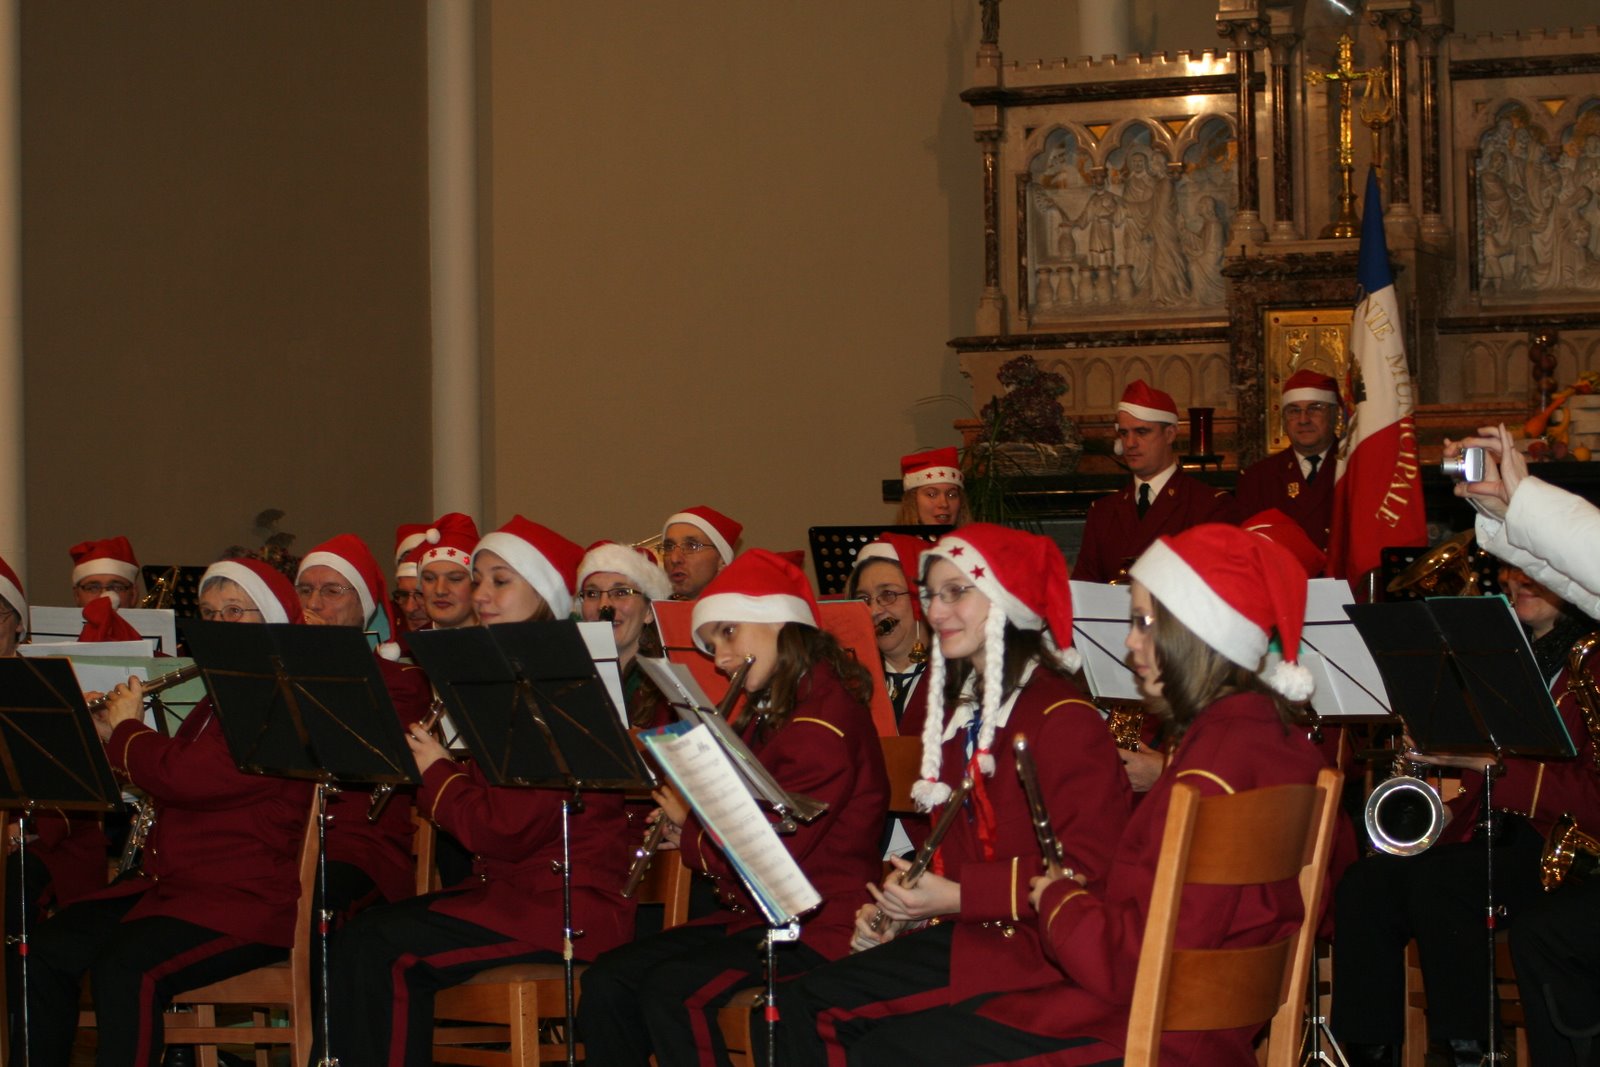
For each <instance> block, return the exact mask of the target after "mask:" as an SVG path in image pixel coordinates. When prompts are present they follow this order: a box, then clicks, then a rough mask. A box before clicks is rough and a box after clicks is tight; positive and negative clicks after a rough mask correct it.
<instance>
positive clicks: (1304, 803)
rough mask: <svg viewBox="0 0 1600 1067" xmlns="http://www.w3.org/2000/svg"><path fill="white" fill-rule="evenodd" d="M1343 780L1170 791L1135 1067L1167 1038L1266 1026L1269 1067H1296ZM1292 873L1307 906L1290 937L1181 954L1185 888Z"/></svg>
mask: <svg viewBox="0 0 1600 1067" xmlns="http://www.w3.org/2000/svg"><path fill="white" fill-rule="evenodd" d="M1342 780H1343V776H1342V775H1341V774H1339V772H1338V771H1334V770H1330V769H1325V770H1323V771H1322V773H1321V774H1320V775H1319V776H1318V778H1317V784H1316V785H1315V786H1307V785H1299V786H1296V785H1287V786H1274V787H1271V788H1266V789H1254V790H1249V791H1247V792H1243V793H1238V794H1234V795H1232V796H1223V797H1206V798H1204V799H1202V798H1201V796H1200V794H1199V791H1198V790H1196V789H1194V788H1193V787H1192V786H1188V785H1185V784H1183V783H1179V784H1178V785H1177V786H1175V787H1174V788H1173V793H1172V807H1171V809H1170V811H1169V812H1168V815H1167V825H1166V830H1165V834H1164V836H1163V838H1162V843H1161V857H1160V861H1159V864H1158V866H1157V868H1156V876H1155V885H1154V888H1153V890H1152V894H1151V899H1150V913H1149V917H1148V920H1147V923H1146V926H1145V933H1144V944H1143V947H1142V948H1141V950H1140V953H1139V971H1138V976H1137V978H1136V979H1135V981H1134V990H1133V1005H1132V1011H1131V1013H1130V1015H1129V1020H1128V1041H1127V1049H1126V1052H1125V1054H1124V1063H1126V1064H1127V1065H1128V1067H1148V1065H1152V1064H1156V1063H1158V1062H1159V1059H1160V1053H1161V1035H1162V1033H1163V1031H1167V1030H1185V1031H1192V1030H1228V1029H1233V1028H1235V1027H1241V1026H1250V1025H1260V1024H1263V1023H1266V1022H1267V1021H1268V1020H1269V1019H1270V1020H1271V1021H1272V1029H1271V1033H1270V1037H1269V1046H1268V1052H1267V1060H1266V1062H1267V1064H1268V1067H1289V1065H1292V1064H1294V1063H1295V1061H1296V1058H1297V1057H1298V1055H1299V1051H1300V1037H1301V1029H1302V1023H1303V1019H1302V1012H1303V1010H1304V1002H1305V994H1306V982H1307V980H1308V975H1309V970H1310V960H1311V952H1312V949H1313V946H1314V944H1315V937H1316V927H1317V919H1318V917H1319V914H1320V912H1321V907H1322V895H1323V881H1324V878H1325V876H1326V874H1327V868H1328V855H1329V852H1330V850H1331V848H1332V844H1333V825H1334V816H1335V813H1336V811H1337V807H1338V798H1339V789H1340V786H1341V784H1342ZM1289 878H1295V879H1297V880H1298V881H1299V884H1300V894H1301V900H1302V902H1303V904H1304V907H1305V917H1304V918H1303V919H1302V921H1301V923H1300V926H1299V928H1298V930H1297V931H1296V932H1295V933H1294V934H1293V935H1291V936H1289V937H1285V938H1283V939H1281V940H1279V941H1275V942H1273V943H1271V944H1267V945H1261V946H1258V947H1255V948H1236V949H1184V950H1181V951H1174V949H1173V939H1174V936H1175V934H1176V932H1177V928H1178V922H1179V913H1180V905H1181V898H1182V894H1183V888H1184V886H1186V885H1226V886H1246V885H1260V884H1267V883H1272V882H1278V881H1283V880H1285V879H1289Z"/></svg>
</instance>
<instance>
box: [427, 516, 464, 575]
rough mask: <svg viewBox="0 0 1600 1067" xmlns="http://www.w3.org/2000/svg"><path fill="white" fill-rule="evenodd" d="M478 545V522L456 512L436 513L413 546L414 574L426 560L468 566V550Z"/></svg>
mask: <svg viewBox="0 0 1600 1067" xmlns="http://www.w3.org/2000/svg"><path fill="white" fill-rule="evenodd" d="M477 546H478V524H477V523H475V522H473V521H472V519H471V518H470V517H468V516H466V515H463V514H461V512H459V511H452V512H450V513H449V514H448V515H441V516H439V520H438V521H437V522H435V523H434V524H433V525H432V526H429V527H428V528H427V529H426V530H425V531H423V535H422V543H421V544H419V545H418V546H417V549H418V550H420V551H419V552H418V554H417V574H418V575H420V574H421V573H422V568H424V567H426V566H427V565H428V564H430V563H440V562H443V563H454V564H455V565H456V566H457V567H460V568H461V569H462V570H464V571H470V570H471V569H472V550H473V549H475V548H476V547H477Z"/></svg>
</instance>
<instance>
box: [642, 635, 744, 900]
mask: <svg viewBox="0 0 1600 1067" xmlns="http://www.w3.org/2000/svg"><path fill="white" fill-rule="evenodd" d="M754 662H755V659H754V658H753V657H748V656H747V657H745V661H744V662H743V663H741V664H739V666H737V667H735V668H734V671H733V673H732V674H730V675H729V676H728V691H727V692H726V693H724V694H722V700H721V701H720V702H718V704H717V714H718V715H720V716H722V717H723V718H724V719H726V718H727V717H728V715H729V713H730V712H732V711H733V708H734V705H735V704H737V703H738V702H739V697H740V695H741V694H743V693H744V676H745V675H747V674H749V673H750V665H751V664H752V663H754ZM671 821H672V820H670V819H668V818H667V813H666V812H664V811H663V812H662V813H661V816H660V817H659V818H658V819H656V821H655V822H654V823H652V824H651V826H650V829H648V830H646V831H645V833H644V840H643V841H641V842H639V844H638V845H636V846H635V847H634V850H633V862H632V863H630V864H628V877H627V879H626V880H624V881H623V883H622V895H623V896H624V897H631V896H633V894H634V893H636V892H638V889H639V883H640V882H642V881H644V876H645V872H647V871H649V870H650V862H651V861H652V860H654V859H655V858H656V848H657V847H658V846H660V844H661V838H662V835H664V834H665V833H666V832H667V826H668V824H669V823H670V822H671Z"/></svg>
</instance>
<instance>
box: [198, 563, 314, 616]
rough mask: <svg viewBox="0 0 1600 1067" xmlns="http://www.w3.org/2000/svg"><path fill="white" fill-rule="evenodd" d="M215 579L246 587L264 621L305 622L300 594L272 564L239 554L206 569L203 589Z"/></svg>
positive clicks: (201, 577) (202, 578) (202, 580)
mask: <svg viewBox="0 0 1600 1067" xmlns="http://www.w3.org/2000/svg"><path fill="white" fill-rule="evenodd" d="M213 578H226V579H228V580H229V581H231V582H233V583H234V584H236V585H237V586H238V587H239V588H240V589H243V590H244V591H245V593H246V595H248V596H249V597H250V599H251V600H254V601H255V602H256V607H257V608H259V609H260V611H261V621H262V622H277V623H285V622H293V623H301V622H305V621H306V619H305V613H304V611H302V610H301V607H300V594H298V593H296V592H295V591H294V585H293V584H292V583H291V582H290V581H289V579H288V577H287V576H286V575H285V574H284V573H283V572H282V571H280V570H279V569H278V568H276V567H274V566H272V564H270V563H266V562H263V561H262V560H259V559H250V558H248V557H243V556H241V557H239V558H237V559H220V560H218V561H217V562H215V563H213V564H212V565H211V566H209V567H207V568H206V572H205V573H204V574H202V575H201V576H200V591H201V592H202V593H203V592H205V588H206V583H207V582H209V581H210V580H211V579H213Z"/></svg>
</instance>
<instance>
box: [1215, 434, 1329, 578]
mask: <svg viewBox="0 0 1600 1067" xmlns="http://www.w3.org/2000/svg"><path fill="white" fill-rule="evenodd" d="M1338 448H1339V442H1337V441H1335V442H1334V443H1333V447H1332V448H1330V449H1328V452H1327V454H1326V455H1325V456H1324V457H1323V460H1322V466H1320V467H1318V468H1317V477H1316V480H1315V481H1311V482H1307V481H1306V479H1305V476H1304V475H1303V474H1301V473H1300V460H1299V458H1298V457H1296V455H1295V451H1294V449H1292V448H1286V449H1284V450H1283V451H1282V452H1275V453H1273V454H1272V455H1270V456H1268V457H1267V458H1266V459H1263V460H1258V461H1257V462H1255V463H1252V464H1250V466H1248V467H1246V468H1245V469H1244V470H1242V471H1240V472H1239V486H1238V488H1237V489H1235V490H1234V494H1233V495H1234V498H1235V499H1236V500H1237V501H1238V505H1239V518H1241V519H1244V518H1248V517H1249V516H1251V515H1254V514H1256V513H1258V512H1262V511H1266V510H1267V509H1268V508H1277V509H1278V510H1279V511H1281V512H1283V513H1284V514H1285V515H1287V516H1289V517H1290V518H1291V519H1293V520H1294V521H1295V522H1297V523H1299V524H1300V528H1301V529H1302V530H1304V531H1305V532H1306V536H1307V537H1309V538H1311V543H1312V544H1314V545H1316V546H1317V547H1318V548H1320V549H1321V550H1322V551H1324V552H1326V551H1328V535H1329V531H1330V530H1332V528H1333V483H1334V482H1335V480H1336V478H1335V472H1334V470H1333V467H1334V460H1335V457H1336V456H1337V452H1338Z"/></svg>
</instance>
